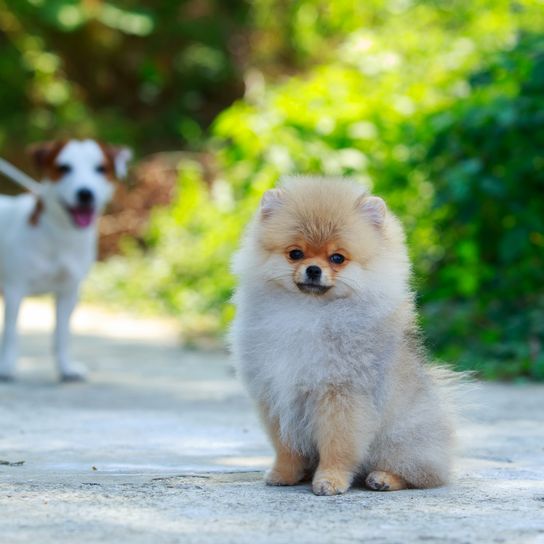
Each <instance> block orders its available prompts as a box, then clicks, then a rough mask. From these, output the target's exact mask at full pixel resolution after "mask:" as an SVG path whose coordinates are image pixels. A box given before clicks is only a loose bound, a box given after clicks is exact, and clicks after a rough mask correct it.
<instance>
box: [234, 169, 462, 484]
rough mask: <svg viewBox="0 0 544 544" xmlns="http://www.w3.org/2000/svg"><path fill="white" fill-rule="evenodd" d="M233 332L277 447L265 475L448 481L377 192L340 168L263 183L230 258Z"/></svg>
mask: <svg viewBox="0 0 544 544" xmlns="http://www.w3.org/2000/svg"><path fill="white" fill-rule="evenodd" d="M233 268H234V272H235V274H237V276H238V277H239V287H238V289H237V291H236V294H235V298H234V300H235V303H236V306H237V314H236V319H235V321H234V324H233V327H232V331H231V343H232V348H233V353H234V356H235V358H236V359H237V361H238V363H239V369H240V373H241V376H242V377H243V379H244V381H245V383H246V385H247V387H248V389H249V392H250V394H251V395H252V397H253V398H254V399H255V401H256V402H257V404H258V406H259V410H260V412H261V416H262V419H263V422H264V424H265V426H266V429H267V431H268V434H269V435H270V439H271V441H272V443H273V445H274V448H275V450H276V460H275V463H274V466H273V467H272V469H271V470H270V471H269V472H268V473H267V475H266V482H267V483H268V484H269V485H294V484H296V483H298V482H301V481H303V480H304V479H305V478H306V477H307V476H309V475H313V491H314V493H316V494H317V495H334V494H338V493H344V492H345V491H347V490H348V488H349V487H350V485H351V483H352V482H353V480H354V478H355V477H363V478H364V479H365V482H366V486H367V487H369V488H370V489H373V490H377V491H385V490H391V491H392V490H398V489H403V488H406V487H417V488H426V487H435V486H440V485H443V484H444V483H446V482H447V480H448V473H449V469H450V461H451V456H452V446H453V444H452V425H451V422H450V417H449V411H448V409H447V408H446V406H445V404H446V403H445V401H444V398H443V394H442V390H441V388H440V387H439V383H438V382H440V381H442V380H441V374H442V373H441V372H440V371H438V370H437V369H436V368H432V367H429V366H428V365H427V364H426V361H425V358H424V356H423V354H422V351H421V349H420V346H419V343H418V340H417V327H416V323H415V322H416V316H415V309H414V302H413V294H412V292H411V290H410V287H409V278H410V263H409V260H408V256H407V251H406V245H405V241H404V233H403V230H402V227H401V225H400V223H399V221H398V220H397V219H396V218H395V216H394V215H393V214H392V213H391V212H390V211H389V210H388V209H387V208H386V205H385V203H384V201H383V200H382V199H381V198H378V197H376V196H369V195H368V194H366V193H365V192H364V190H363V188H362V187H360V186H358V185H356V184H354V183H351V182H348V181H346V180H331V179H312V178H304V177H301V178H288V179H285V180H284V181H283V183H282V184H281V185H280V187H279V188H278V189H273V190H270V191H268V192H267V193H265V195H264V197H263V200H262V204H261V209H260V211H259V212H258V213H257V215H256V217H255V218H254V220H253V222H252V223H251V224H250V226H249V227H248V230H247V233H246V236H245V238H244V241H243V243H242V247H241V249H240V250H239V252H238V253H237V255H236V257H235V259H234V266H233Z"/></svg>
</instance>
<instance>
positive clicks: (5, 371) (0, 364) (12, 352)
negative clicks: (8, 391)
mask: <svg viewBox="0 0 544 544" xmlns="http://www.w3.org/2000/svg"><path fill="white" fill-rule="evenodd" d="M22 300H23V291H22V290H21V289H19V288H11V287H6V286H4V335H3V339H2V350H1V352H0V380H11V379H13V375H14V372H15V363H16V362H17V317H18V315H19V308H20V307H21V301H22Z"/></svg>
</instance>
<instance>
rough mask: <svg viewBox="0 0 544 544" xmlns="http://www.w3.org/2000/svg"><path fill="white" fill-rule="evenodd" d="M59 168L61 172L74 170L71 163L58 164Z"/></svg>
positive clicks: (65, 172) (67, 172)
mask: <svg viewBox="0 0 544 544" xmlns="http://www.w3.org/2000/svg"><path fill="white" fill-rule="evenodd" d="M57 170H58V171H59V172H60V173H61V174H69V173H70V172H71V171H72V167H71V166H70V165H69V164H64V163H63V164H58V165H57Z"/></svg>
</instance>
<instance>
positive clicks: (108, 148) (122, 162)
mask: <svg viewBox="0 0 544 544" xmlns="http://www.w3.org/2000/svg"><path fill="white" fill-rule="evenodd" d="M101 147H102V150H103V151H104V154H105V155H106V157H107V158H108V160H109V161H110V162H111V164H112V165H113V173H114V174H115V177H116V178H118V179H124V178H126V177H127V170H128V163H129V161H130V160H131V159H132V150H131V149H130V148H128V147H123V146H116V145H109V144H101Z"/></svg>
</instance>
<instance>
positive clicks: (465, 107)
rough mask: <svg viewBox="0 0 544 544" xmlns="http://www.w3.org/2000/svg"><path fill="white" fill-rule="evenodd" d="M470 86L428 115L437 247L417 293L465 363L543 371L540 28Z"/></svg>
mask: <svg viewBox="0 0 544 544" xmlns="http://www.w3.org/2000/svg"><path fill="white" fill-rule="evenodd" d="M470 86H471V88H470V93H469V95H468V96H467V98H466V99H464V100H462V101H460V102H459V103H457V104H455V105H454V106H453V107H452V108H450V109H449V110H448V111H446V112H443V113H441V114H439V115H436V116H435V117H434V118H432V119H431V123H433V124H434V125H435V126H436V127H437V130H436V135H435V141H434V143H433V145H432V146H431V147H430V148H429V151H428V155H427V157H426V165H427V167H428V168H429V171H430V176H431V178H432V179H433V183H434V189H435V198H434V207H435V210H436V212H437V219H436V229H437V230H439V231H440V232H441V233H442V236H441V244H442V247H443V254H442V255H441V256H440V258H439V259H438V260H437V261H436V262H435V263H434V264H433V266H432V273H431V277H430V283H429V286H428V288H427V290H426V293H425V298H424V299H423V301H424V304H425V308H426V310H427V315H428V316H429V320H428V322H429V330H430V331H431V332H432V336H433V339H434V340H435V342H436V346H437V348H438V349H439V350H440V351H442V352H443V353H444V354H445V356H446V357H448V358H454V359H457V360H460V362H461V364H462V365H464V366H467V367H473V366H474V364H475V361H476V362H477V368H479V369H481V371H482V372H483V373H484V374H490V373H491V375H494V374H498V375H500V376H503V377H513V376H517V375H526V376H530V377H533V378H539V379H544V350H543V349H542V345H543V343H544V291H543V285H544V203H543V200H542V198H541V195H542V194H543V193H544V173H543V172H544V155H543V152H542V150H543V149H544V37H543V36H541V35H526V36H522V37H521V39H520V40H519V42H518V43H517V44H516V45H515V47H514V48H512V49H511V50H509V51H506V52H504V53H502V54H500V55H498V56H496V57H495V58H493V59H492V61H491V62H490V63H489V65H487V66H486V67H485V69H482V70H480V71H478V72H477V73H475V74H474V75H473V76H472V77H471V79H470ZM460 339H463V341H462V342H461V341H460ZM483 361H494V362H495V364H494V365H493V366H491V367H490V365H489V363H487V364H486V363H482V362H483Z"/></svg>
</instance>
